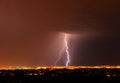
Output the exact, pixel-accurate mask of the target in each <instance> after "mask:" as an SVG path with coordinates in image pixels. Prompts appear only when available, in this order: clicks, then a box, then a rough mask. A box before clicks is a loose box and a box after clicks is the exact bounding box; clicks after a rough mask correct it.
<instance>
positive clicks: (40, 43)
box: [0, 0, 120, 67]
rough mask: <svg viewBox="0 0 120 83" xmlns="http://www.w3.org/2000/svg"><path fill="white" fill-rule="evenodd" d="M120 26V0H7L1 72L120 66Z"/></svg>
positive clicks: (1, 4)
mask: <svg viewBox="0 0 120 83" xmlns="http://www.w3.org/2000/svg"><path fill="white" fill-rule="evenodd" d="M119 27H120V1H119V0H52V1H51V0H47V1H46V0H43V1H41V0H29V1H28V0H1V1H0V67H16V66H29V67H35V66H55V65H56V66H69V65H70V66H93V65H120V29H119ZM67 55H69V56H67ZM68 59H69V60H68Z"/></svg>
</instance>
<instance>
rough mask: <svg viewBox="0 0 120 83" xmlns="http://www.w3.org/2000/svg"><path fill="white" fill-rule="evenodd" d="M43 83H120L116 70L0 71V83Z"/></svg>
mask: <svg viewBox="0 0 120 83" xmlns="http://www.w3.org/2000/svg"><path fill="white" fill-rule="evenodd" d="M43 81H49V82H51V81H57V83H58V82H59V81H64V82H65V81H71V82H80V83H81V82H82V83H86V82H87V83H91V82H94V83H106V82H107V83H108V82H112V83H115V82H120V69H118V68H112V69H107V68H77V69H67V68H60V69H59V68H53V69H52V68H47V69H15V70H0V83H3V82H4V83H33V82H34V83H38V82H39V83H40V82H43Z"/></svg>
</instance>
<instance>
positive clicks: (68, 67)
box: [0, 65, 120, 70]
mask: <svg viewBox="0 0 120 83" xmlns="http://www.w3.org/2000/svg"><path fill="white" fill-rule="evenodd" d="M79 68H81V69H82V68H83V69H84V68H85V69H88V68H89V69H102V68H103V69H104V68H105V69H114V68H116V69H120V65H116V66H110V65H101V66H37V67H27V66H23V67H1V68H0V70H17V69H20V70H26V69H35V70H37V69H79Z"/></svg>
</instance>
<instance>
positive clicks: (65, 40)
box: [64, 34, 70, 66]
mask: <svg viewBox="0 0 120 83" xmlns="http://www.w3.org/2000/svg"><path fill="white" fill-rule="evenodd" d="M64 42H65V51H66V56H67V61H66V66H68V65H69V63H70V54H69V50H68V35H66V34H65V37H64Z"/></svg>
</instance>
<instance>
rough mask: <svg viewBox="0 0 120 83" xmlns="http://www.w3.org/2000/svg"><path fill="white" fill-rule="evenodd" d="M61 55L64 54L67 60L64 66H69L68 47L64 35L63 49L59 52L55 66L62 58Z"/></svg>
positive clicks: (66, 38)
mask: <svg viewBox="0 0 120 83" xmlns="http://www.w3.org/2000/svg"><path fill="white" fill-rule="evenodd" d="M63 53H65V55H66V56H67V60H66V64H65V65H66V66H69V63H70V53H69V47H68V35H67V34H65V35H64V47H63V49H62V50H61V52H60V56H59V58H58V59H57V61H56V63H55V65H56V64H57V62H58V61H59V60H60V58H61V57H62V56H63Z"/></svg>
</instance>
